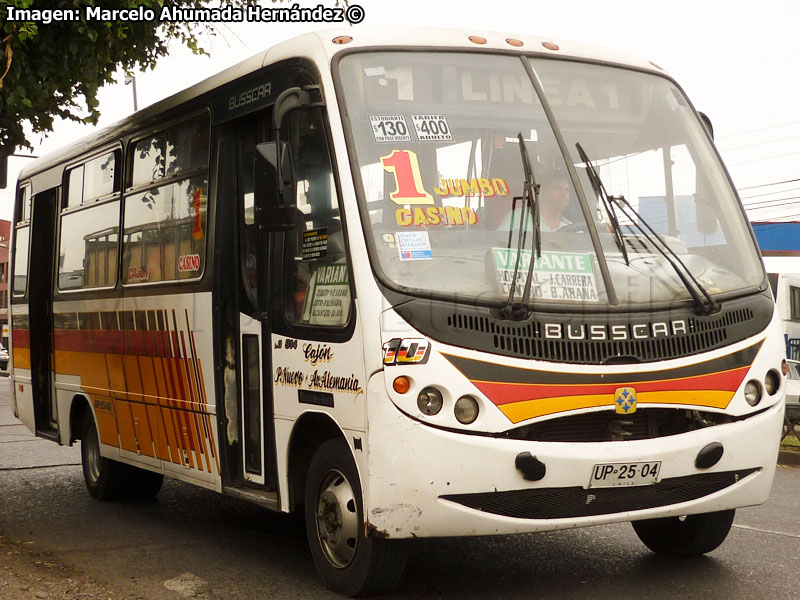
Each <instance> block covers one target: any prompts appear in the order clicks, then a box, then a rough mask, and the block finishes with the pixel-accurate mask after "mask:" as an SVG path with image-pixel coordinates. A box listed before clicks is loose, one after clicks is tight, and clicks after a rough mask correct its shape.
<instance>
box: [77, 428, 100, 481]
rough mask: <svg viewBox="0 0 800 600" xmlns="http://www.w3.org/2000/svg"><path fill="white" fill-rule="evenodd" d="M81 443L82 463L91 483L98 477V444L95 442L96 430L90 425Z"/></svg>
mask: <svg viewBox="0 0 800 600" xmlns="http://www.w3.org/2000/svg"><path fill="white" fill-rule="evenodd" d="M81 443H82V444H83V464H84V466H85V467H86V476H87V477H88V478H89V481H91V482H92V483H97V480H98V479H100V460H101V457H100V444H99V443H98V442H97V431H95V429H94V427H90V428H89V431H88V432H87V434H86V438H85V439H84V440H83V441H82V442H81Z"/></svg>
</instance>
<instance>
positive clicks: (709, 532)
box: [632, 509, 736, 557]
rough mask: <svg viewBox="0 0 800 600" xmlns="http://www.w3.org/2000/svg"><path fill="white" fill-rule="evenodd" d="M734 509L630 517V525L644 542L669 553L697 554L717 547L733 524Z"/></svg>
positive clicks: (677, 555) (672, 555)
mask: <svg viewBox="0 0 800 600" xmlns="http://www.w3.org/2000/svg"><path fill="white" fill-rule="evenodd" d="M735 514H736V511H735V510H733V509H731V510H723V511H719V512H712V513H703V514H699V515H686V516H684V517H665V518H661V519H647V520H644V521H634V522H633V523H632V525H633V529H634V531H635V532H636V535H638V536H639V539H640V540H642V542H643V543H644V545H645V546H647V547H648V548H650V550H652V551H653V552H655V553H656V554H662V555H664V556H671V557H686V556H699V555H700V554H706V553H707V552H711V551H712V550H714V549H715V548H717V547H718V546H719V545H720V544H721V543H722V542H724V541H725V538H726V537H727V536H728V532H729V531H730V530H731V525H733V517H734V515H735Z"/></svg>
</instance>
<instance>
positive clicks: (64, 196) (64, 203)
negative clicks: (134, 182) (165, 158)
mask: <svg viewBox="0 0 800 600" xmlns="http://www.w3.org/2000/svg"><path fill="white" fill-rule="evenodd" d="M115 152H119V154H118V155H117V158H116V159H115V161H116V164H115V165H114V183H115V188H116V189H115V190H114V191H113V192H109V193H108V194H103V195H102V196H96V197H94V198H90V199H89V200H88V201H85V200H84V198H83V194H81V202H80V204H77V205H75V206H69V174H70V172H72V170H73V169H77V168H78V167H81V166H82V167H84V178H85V176H86V170H85V169H86V165H87V164H88V163H90V162H92V161H93V160H95V159H97V158H100V157H102V156H105V155H106V154H113V153H115ZM124 162H125V152H124V148H123V146H122V141H118V142H116V143H114V144H111V145H108V146H105V147H103V148H99V149H95V150H93V151H92V152H91V153H89V154H84V155H81V156H80V158H77V159H75V160H73V161H70V162H69V163H67V164H66V165H65V166H64V173H63V175H62V177H61V198H60V202H59V214H64V213H66V212H71V211H74V210H77V209H79V208H83V207H85V206H91V205H93V204H95V203H99V202H105V201H107V200H111V199H112V198H115V197H119V198H120V199H121V198H122V190H123V183H124V182H123V181H122V173H123V169H122V164H123V163H124ZM82 189H85V181H84V187H83V188H82ZM60 222H61V219H60V217H59V224H60ZM59 233H60V232H59ZM60 241H61V240H60V238H59V242H60Z"/></svg>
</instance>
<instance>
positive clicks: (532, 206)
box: [500, 132, 542, 321]
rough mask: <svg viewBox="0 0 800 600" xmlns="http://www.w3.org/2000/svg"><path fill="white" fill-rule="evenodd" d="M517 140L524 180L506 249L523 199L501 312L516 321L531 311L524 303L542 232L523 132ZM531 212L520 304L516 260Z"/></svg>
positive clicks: (536, 194)
mask: <svg viewBox="0 0 800 600" xmlns="http://www.w3.org/2000/svg"><path fill="white" fill-rule="evenodd" d="M517 139H518V140H519V152H520V156H521V159H522V171H523V173H524V176H525V181H524V182H523V191H522V196H515V197H514V199H513V201H512V204H511V225H510V226H509V231H508V249H509V250H510V249H511V236H512V235H513V232H514V214H515V212H516V209H517V201H518V200H522V201H524V203H523V207H522V217H521V218H520V221H519V231H518V232H517V260H516V261H515V263H514V275H513V277H512V278H511V288H510V289H509V290H508V300H507V301H506V305H505V306H504V307H503V309H502V310H501V311H500V314H501V315H502V316H503V317H505V318H508V319H513V320H515V321H519V320H522V319H525V318H527V317H528V315H529V314H530V312H529V310H528V308H527V305H528V302H529V301H530V295H531V280H532V279H533V265H534V263H535V262H536V259H537V258H539V257H541V256H542V234H541V221H540V217H539V189H540V188H541V186H540V185H539V184H538V183H537V182H536V179H535V178H534V176H533V168H532V167H531V157H530V155H529V154H528V148H527V147H526V146H525V138H523V137H522V132H519V133H518V134H517ZM529 212H530V214H531V217H532V219H533V230H532V232H531V238H532V240H531V246H532V249H531V258H530V261H529V262H528V276H527V279H526V280H525V289H524V290H523V292H522V301H521V302H520V303H515V302H514V296H515V295H516V293H515V292H516V289H517V277H519V261H520V259H521V257H522V248H523V246H524V245H525V238H527V234H528V231H527V228H526V226H525V225H526V222H527V217H528V213H529Z"/></svg>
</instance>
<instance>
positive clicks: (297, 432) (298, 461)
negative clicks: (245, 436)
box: [287, 412, 347, 511]
mask: <svg viewBox="0 0 800 600" xmlns="http://www.w3.org/2000/svg"><path fill="white" fill-rule="evenodd" d="M334 438H341V439H342V440H345V442H346V440H347V438H346V436H345V433H344V431H342V429H341V427H339V425H338V424H337V423H336V422H335V421H334V420H333V419H332V418H331V417H330V416H329V415H327V414H325V413H318V412H307V413H304V414H303V415H301V416H300V418H299V419H298V420H297V422H296V423H295V424H294V427H293V428H292V433H291V436H290V437H289V449H288V464H287V476H288V484H289V502H288V505H289V510H290V511H292V510H294V508H295V507H296V506H297V505H298V504H302V503H303V497H304V495H305V486H306V475H307V473H308V467H309V466H310V465H311V459H312V457H313V456H314V453H315V452H316V451H317V448H319V447H320V446H321V445H322V444H324V443H325V442H327V441H328V440H331V439H334Z"/></svg>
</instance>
